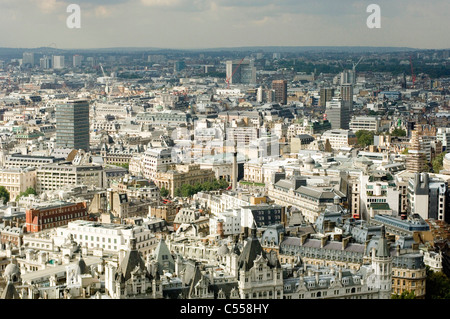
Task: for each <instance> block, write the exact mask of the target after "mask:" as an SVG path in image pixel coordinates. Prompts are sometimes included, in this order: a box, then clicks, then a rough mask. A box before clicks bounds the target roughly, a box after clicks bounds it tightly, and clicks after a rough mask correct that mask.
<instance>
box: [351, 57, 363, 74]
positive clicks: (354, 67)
mask: <svg viewBox="0 0 450 319" xmlns="http://www.w3.org/2000/svg"><path fill="white" fill-rule="evenodd" d="M362 59H364V57H363V56H362V57H361V58H360V59H359V61H358V62H356V64H355V63H353V74H355V71H356V67H357V66H358V64H359V63H360V62H361V61H362Z"/></svg>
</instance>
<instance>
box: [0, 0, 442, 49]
mask: <svg viewBox="0 0 450 319" xmlns="http://www.w3.org/2000/svg"><path fill="white" fill-rule="evenodd" d="M69 4H71V2H68V1H65V0H45V1H36V0H23V1H11V0H7V1H2V3H1V4H0V17H1V19H0V21H1V22H0V26H1V27H2V29H4V30H14V32H10V33H6V32H5V33H3V34H2V36H1V37H0V47H12V48H24V47H42V46H54V47H57V48H65V49H73V48H109V47H156V48H167V49H193V48H196V49H208V48H218V47H219V48H220V47H247V46H373V47H379V46H382V47H411V48H417V49H447V48H449V47H450V39H448V36H447V35H446V33H445V31H446V30H448V27H449V26H450V23H449V22H448V19H447V18H446V15H445V13H446V12H449V10H448V9H450V4H449V3H447V2H445V1H442V0H434V1H432V2H427V3H421V2H419V1H405V0H399V1H395V2H394V3H391V2H388V1H385V0H383V1H377V3H376V4H377V5H378V6H379V7H380V9H381V12H380V16H381V28H378V29H377V28H373V29H371V28H369V27H368V26H367V25H366V22H367V19H368V17H369V16H370V14H371V13H368V12H367V7H368V6H369V5H370V4H371V3H370V2H362V1H353V0H345V1H340V2H339V3H336V2H331V1H328V0H322V1H318V2H317V1H310V0H308V1H302V2H299V1H292V0H285V1H278V2H274V1H268V0H264V1H251V0H246V1H223V0H215V1H203V0H196V1H190V0H168V1H161V0H139V1H138V0H113V1H103V0H102V1H96V2H95V3H94V2H89V1H85V0H81V1H77V2H76V3H75V4H78V5H79V7H80V28H69V27H68V26H67V25H66V20H67V18H68V17H69V15H70V12H67V7H68V6H69ZM430 21H432V23H430Z"/></svg>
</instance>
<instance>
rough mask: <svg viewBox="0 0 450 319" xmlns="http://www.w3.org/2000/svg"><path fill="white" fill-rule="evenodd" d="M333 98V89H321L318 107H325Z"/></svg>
mask: <svg viewBox="0 0 450 319" xmlns="http://www.w3.org/2000/svg"><path fill="white" fill-rule="evenodd" d="M333 96H334V89H333V88H321V89H320V101H319V103H320V104H319V105H320V106H327V102H329V101H331V99H332V98H333Z"/></svg>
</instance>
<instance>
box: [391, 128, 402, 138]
mask: <svg viewBox="0 0 450 319" xmlns="http://www.w3.org/2000/svg"><path fill="white" fill-rule="evenodd" d="M391 135H392V136H406V131H405V130H402V129H401V128H399V127H397V128H395V129H394V130H393V131H392V132H391Z"/></svg>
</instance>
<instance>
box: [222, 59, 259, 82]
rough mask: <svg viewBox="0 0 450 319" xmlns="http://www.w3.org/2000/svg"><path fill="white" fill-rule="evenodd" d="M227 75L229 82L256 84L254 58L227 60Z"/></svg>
mask: <svg viewBox="0 0 450 319" xmlns="http://www.w3.org/2000/svg"><path fill="white" fill-rule="evenodd" d="M239 63H240V64H239ZM226 77H227V82H228V83H229V84H255V83H256V67H255V65H254V62H253V60H244V61H242V62H241V61H239V60H233V61H227V65H226Z"/></svg>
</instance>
